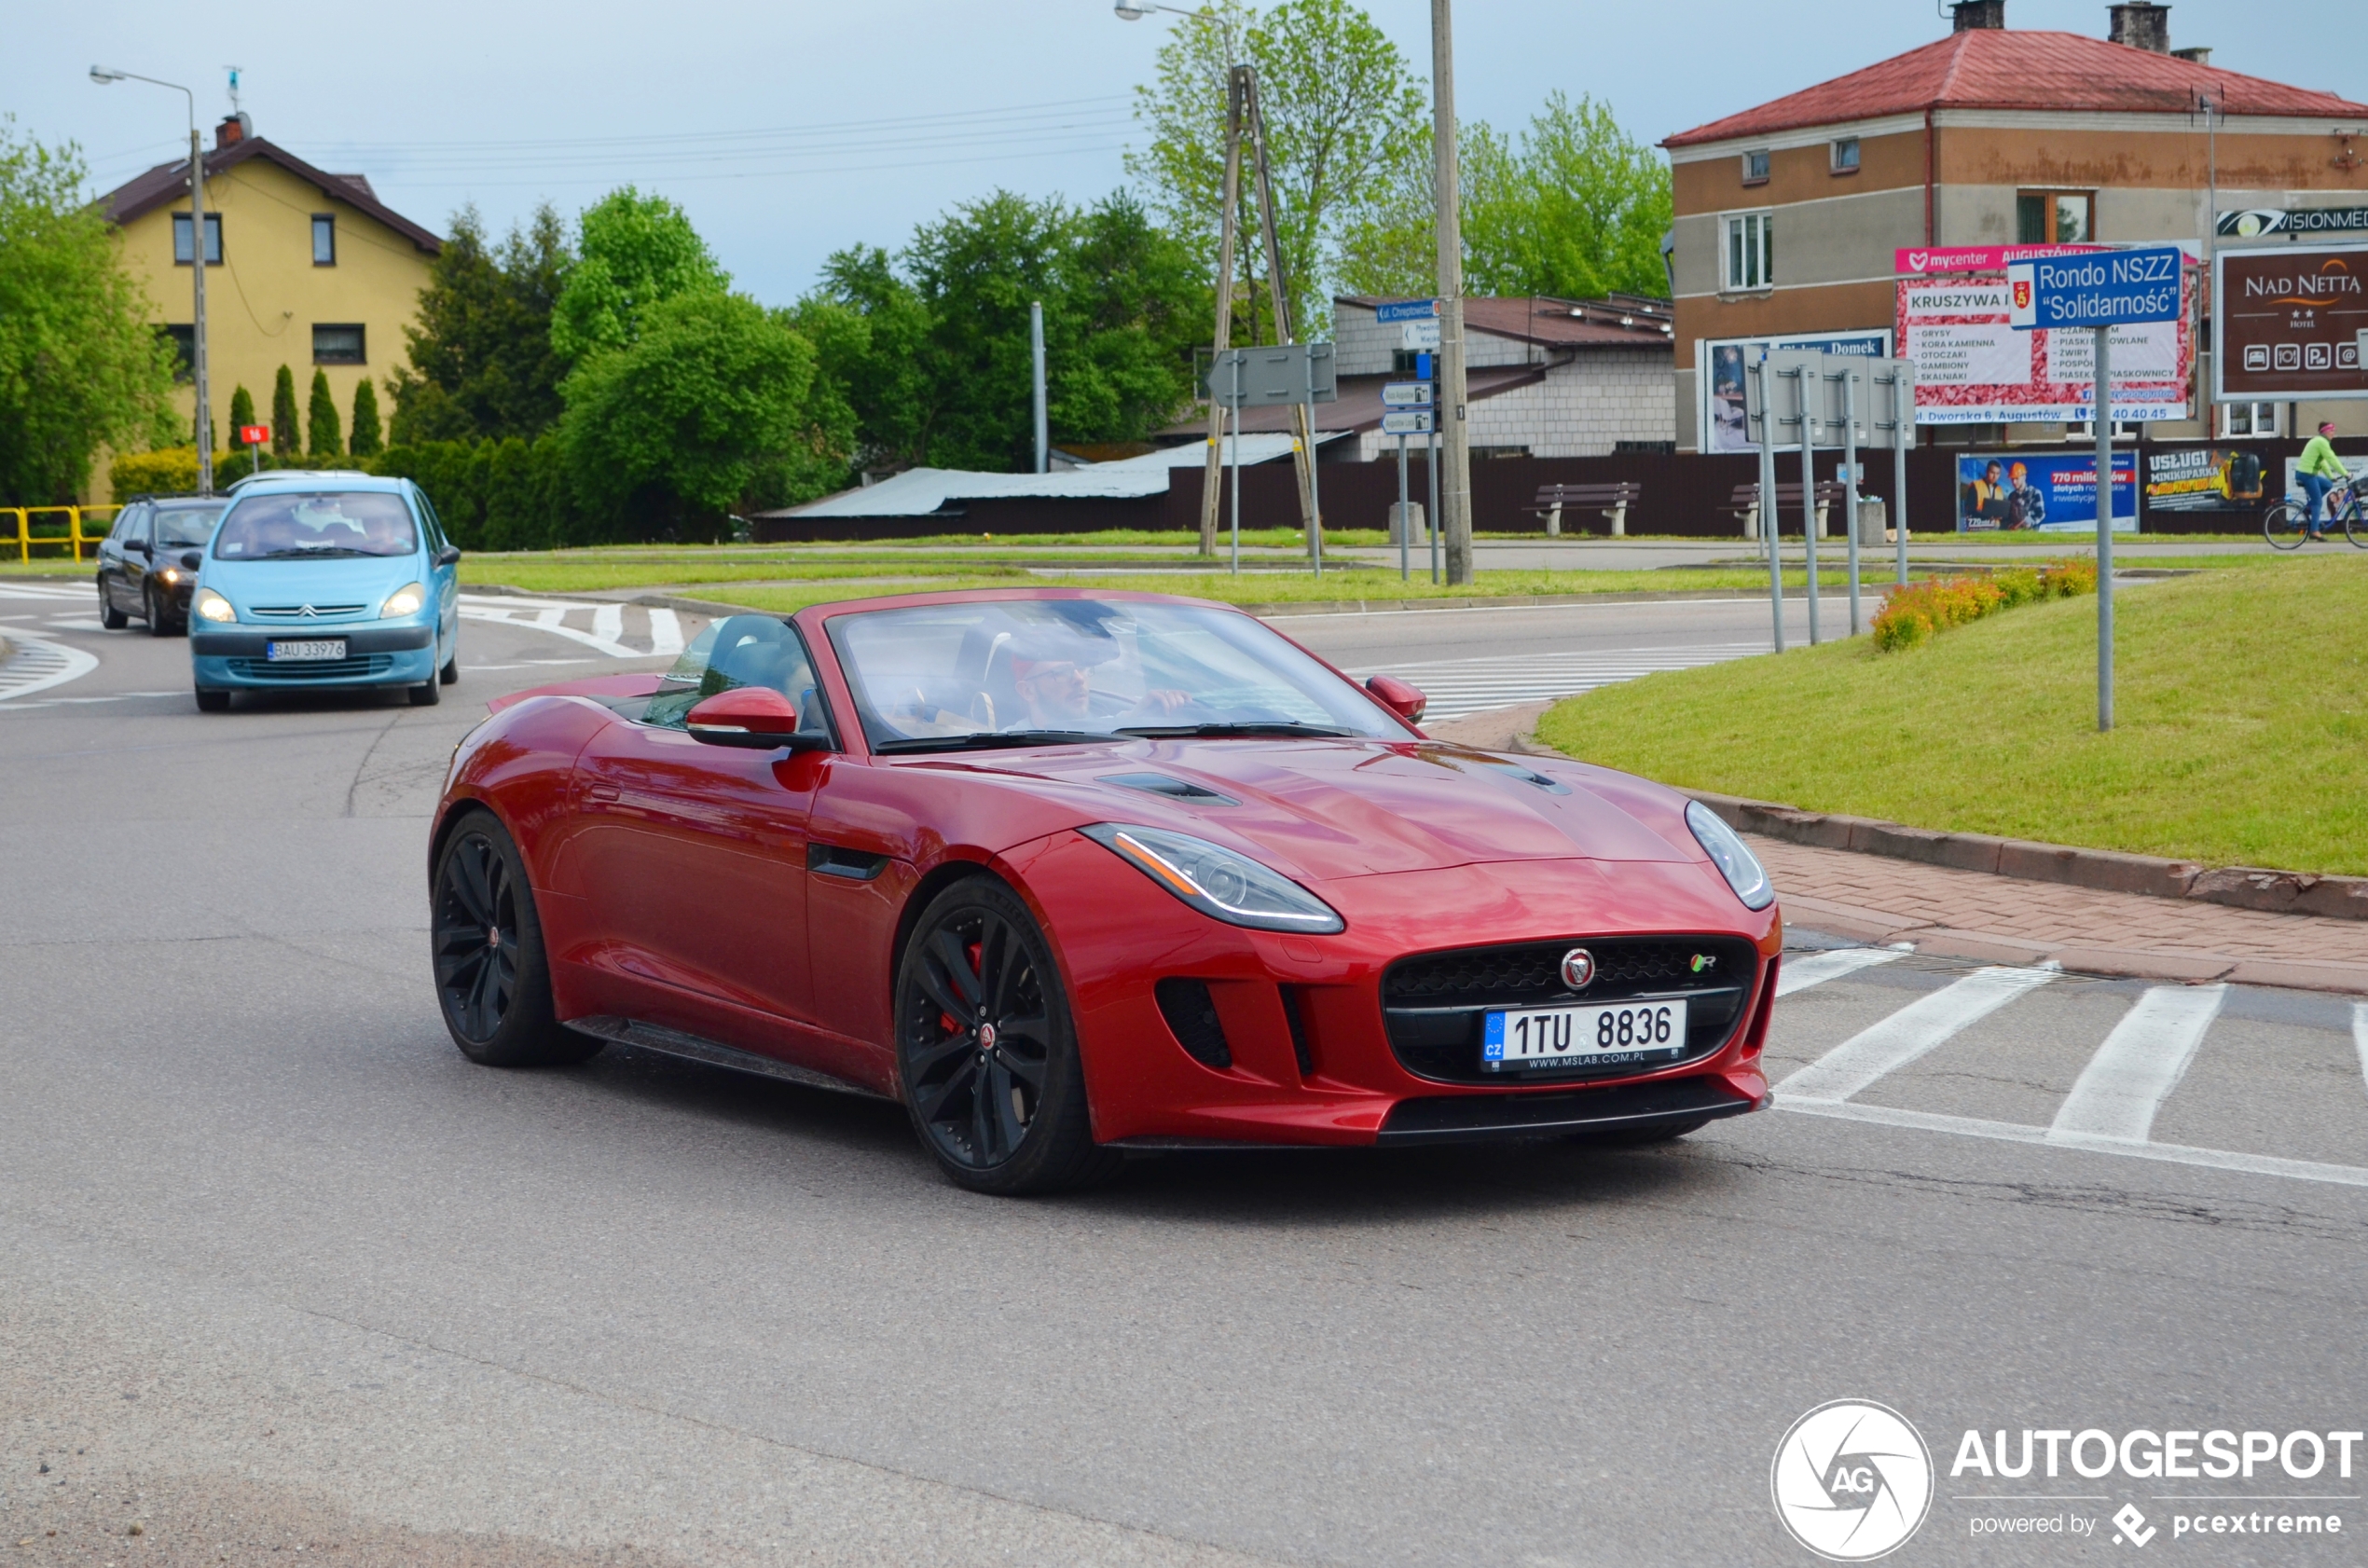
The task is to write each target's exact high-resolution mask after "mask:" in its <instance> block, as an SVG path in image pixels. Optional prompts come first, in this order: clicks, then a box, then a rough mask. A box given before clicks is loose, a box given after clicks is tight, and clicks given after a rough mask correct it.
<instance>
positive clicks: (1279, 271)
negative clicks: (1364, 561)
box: [1233, 65, 1324, 576]
mask: <svg viewBox="0 0 2368 1568" xmlns="http://www.w3.org/2000/svg"><path fill="white" fill-rule="evenodd" d="M1233 70H1234V73H1235V75H1237V76H1240V78H1241V82H1242V131H1243V133H1244V135H1245V136H1246V138H1247V139H1248V141H1249V145H1250V154H1251V158H1252V163H1251V166H1250V167H1251V169H1252V172H1254V173H1255V174H1256V175H1257V177H1258V217H1259V227H1260V230H1261V232H1262V233H1263V234H1264V236H1265V240H1266V297H1267V303H1268V304H1269V305H1270V306H1272V307H1273V311H1274V341H1275V342H1276V343H1278V344H1283V345H1287V344H1289V343H1290V342H1291V341H1292V336H1291V302H1290V299H1289V297H1288V296H1287V295H1285V293H1284V292H1283V245H1282V241H1281V239H1280V238H1279V236H1278V235H1277V233H1276V230H1275V227H1274V185H1273V180H1272V179H1271V178H1269V175H1268V171H1267V161H1266V116H1265V113H1264V111H1263V110H1261V109H1260V107H1259V102H1258V75H1257V73H1256V72H1255V71H1253V70H1252V69H1251V68H1250V67H1249V66H1247V65H1236V66H1235V67H1233ZM1239 417H1240V416H1238V415H1236V416H1235V418H1236V419H1238V418H1239ZM1291 445H1292V447H1293V451H1292V453H1291V456H1292V459H1293V463H1292V466H1293V467H1294V468H1296V469H1297V470H1298V473H1299V510H1300V527H1301V528H1302V529H1304V530H1306V532H1307V548H1308V551H1309V553H1310V555H1311V556H1313V557H1314V558H1315V571H1316V573H1317V575H1319V576H1320V575H1322V573H1323V571H1324V557H1323V549H1324V531H1323V530H1324V524H1323V519H1322V518H1321V517H1319V516H1316V510H1315V405H1313V404H1308V403H1294V404H1292V405H1291Z"/></svg>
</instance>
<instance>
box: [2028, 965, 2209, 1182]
mask: <svg viewBox="0 0 2368 1568" xmlns="http://www.w3.org/2000/svg"><path fill="white" fill-rule="evenodd" d="M2227 999H2228V987H2227V986H2225V985H2155V986H2150V987H2149V988H2148V989H2147V991H2146V994H2145V995H2144V996H2142V997H2139V998H2138V1005H2137V1006H2135V1007H2133V1008H2131V1009H2130V1010H2129V1011H2127V1012H2126V1013H2124V1014H2123V1015H2122V1020H2121V1022H2120V1023H2118V1024H2116V1025H2113V1033H2112V1034H2110V1035H2107V1036H2106V1037H2105V1043H2104V1044H2102V1045H2100V1046H2099V1047H2098V1048H2097V1054H2095V1055H2094V1056H2091V1057H2090V1058H2089V1059H2088V1066H2086V1067H2083V1068H2082V1069H2081V1070H2080V1077H2079V1079H2078V1080H2076V1081H2074V1083H2073V1084H2072V1093H2070V1094H2068V1095H2066V1096H2065V1097H2064V1103H2063V1104H2062V1105H2061V1106H2060V1107H2058V1108H2057V1111H2056V1120H2055V1121H2054V1122H2053V1123H2052V1124H2051V1125H2050V1126H2049V1127H2048V1129H2047V1135H2048V1137H2050V1138H2051V1139H2056V1140H2058V1141H2060V1140H2062V1139H2066V1138H2119V1139H2123V1140H2126V1141H2127V1142H2130V1143H2144V1142H2145V1141H2146V1135H2147V1134H2148V1133H2150V1132H2152V1131H2153V1130H2154V1125H2155V1111H2156V1110H2158V1109H2159V1108H2161V1106H2162V1103H2163V1101H2164V1100H2166V1099H2168V1098H2169V1096H2170V1092H2171V1091H2172V1090H2173V1089H2175V1088H2177V1087H2178V1086H2179V1080H2180V1079H2182V1077H2184V1076H2185V1075H2186V1072H2187V1064H2189V1063H2190V1062H2193V1061H2194V1060H2195V1059H2196V1047H2198V1046H2200V1045H2201V1044H2203V1042H2204V1032H2205V1031H2206V1030H2208V1029H2210V1027H2211V1021H2212V1020H2213V1019H2215V1018H2217V1017H2219V1016H2220V1007H2221V1004H2222V1003H2223V1002H2224V1001H2226V1000H2227Z"/></svg>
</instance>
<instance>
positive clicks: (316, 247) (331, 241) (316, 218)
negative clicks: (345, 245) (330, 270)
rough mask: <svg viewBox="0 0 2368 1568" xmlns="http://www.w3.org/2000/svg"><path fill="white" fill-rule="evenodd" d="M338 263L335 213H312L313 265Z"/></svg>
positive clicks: (333, 264) (324, 265) (328, 265)
mask: <svg viewBox="0 0 2368 1568" xmlns="http://www.w3.org/2000/svg"><path fill="white" fill-rule="evenodd" d="M312 265H313V266H315V267H335V266H336V265H337V214H336V213H313V214H312Z"/></svg>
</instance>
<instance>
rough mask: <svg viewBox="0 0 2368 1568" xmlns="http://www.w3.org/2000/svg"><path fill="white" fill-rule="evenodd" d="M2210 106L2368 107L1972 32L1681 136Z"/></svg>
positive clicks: (2217, 74)
mask: <svg viewBox="0 0 2368 1568" xmlns="http://www.w3.org/2000/svg"><path fill="white" fill-rule="evenodd" d="M2199 98H2209V99H2210V100H2211V102H2212V103H2215V104H2217V105H2218V106H2219V112H2220V113H2221V114H2223V115H2289V116H2301V117H2312V116H2326V115H2333V116H2337V117H2343V118H2347V119H2349V118H2356V117H2361V116H2368V104H2360V103H2352V102H2351V101H2350V100H2348V99H2346V98H2342V97H2339V96H2337V95H2336V94H2334V93H2332V92H2313V91H2310V90H2309V89H2305V88H2298V87H2287V86H2285V85H2284V84H2283V83H2280V82H2273V81H2266V80H2264V79H2263V78H2262V77H2259V76H2243V75H2240V74H2239V73H2237V72H2235V71H2223V70H2221V69H2219V68H2218V67H2217V66H2211V65H2204V64H2200V63H2198V62H2195V61H2192V60H2181V59H2180V58H2179V57H2177V56H2176V55H2168V54H2155V52H2153V51H2152V50H2150V49H2139V48H2129V47H2128V46H2127V45H2126V44H2114V43H2109V42H2107V41H2106V40H2104V39H2102V38H2090V37H2086V36H2084V35H2082V34H2078V33H2045V32H2038V31H2031V30H2020V31H2010V30H2007V29H2004V28H1994V27H1975V28H1968V29H1966V30H1965V31H1964V32H1962V33H1952V34H1949V35H1948V37H1946V38H1943V39H1941V40H1939V41H1938V42H1937V43H1931V44H1926V45H1925V46H1924V47H1923V48H1915V49H1909V50H1908V51H1907V53H1906V54H1900V55H1893V57H1892V58H1891V59H1889V60H1886V61H1883V62H1880V63H1879V64H1875V65H1869V66H1867V67H1866V68H1865V70H1863V71H1853V72H1852V73H1851V74H1850V75H1849V76H1837V77H1835V78H1834V79H1833V80H1832V81H1830V82H1821V83H1819V84H1818V85H1817V86H1815V87H1812V88H1808V89H1803V90H1802V91H1799V92H1796V93H1793V94H1791V95H1790V96H1789V97H1784V98H1779V99H1777V100H1775V101H1774V102H1773V103H1762V104H1761V105H1760V106H1759V107H1757V108H1755V109H1745V110H1744V111H1743V112H1742V114H1739V115H1729V116H1728V117H1726V118H1725V119H1720V120H1713V121H1711V123H1710V124H1708V125H1702V126H1697V127H1695V128H1694V129H1693V130H1691V131H1679V132H1678V133H1677V134H1676V135H1674V136H1672V137H1670V138H1669V139H1668V140H1667V141H1665V142H1663V143H1662V144H1661V145H1662V146H1664V147H1687V146H1692V145H1694V144H1697V143H1701V142H1724V141H1728V140H1731V139H1732V138H1735V137H1739V136H1764V135H1768V134H1769V133H1771V132H1774V131H1796V130H1800V129H1804V128H1806V127H1810V126H1818V125H1835V124H1840V123H1843V122H1846V121H1850V120H1863V119H1873V118H1875V117H1878V116H1881V115H1899V114H1921V113H1922V112H1923V111H1924V110H1926V109H1957V108H1962V109H2032V110H2050V109H2052V110H2059V111H2071V112H2075V113H2092V114H2097V113H2116V112H2118V113H2142V114H2186V113H2191V112H2193V111H2194V109H2195V108H2196V103H2197V100H2198V99H2199Z"/></svg>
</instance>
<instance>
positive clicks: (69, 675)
mask: <svg viewBox="0 0 2368 1568" xmlns="http://www.w3.org/2000/svg"><path fill="white" fill-rule="evenodd" d="M8 644H9V646H10V647H12V648H14V649H15V650H16V652H15V653H14V654H13V655H12V656H11V657H10V658H9V660H8V662H7V664H5V665H0V703H7V702H13V701H14V700H15V699H17V698H19V697H27V696H31V695H33V694H34V693H35V692H46V691H48V689H49V688H50V687H52V686H62V685H64V684H65V683H66V682H67V681H77V680H80V679H81V678H82V677H83V676H86V675H88V674H89V673H90V672H91V671H92V670H94V669H96V668H98V667H99V661H98V659H97V658H96V657H95V656H93V655H91V654H89V653H84V652H83V651H82V650H81V649H79V648H70V647H68V646H67V645H66V644H64V643H62V642H52V641H50V640H48V639H47V638H41V637H32V636H28V635H27V634H26V633H24V632H21V631H18V630H15V629H13V628H11V629H10V631H9V633H8Z"/></svg>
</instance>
